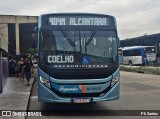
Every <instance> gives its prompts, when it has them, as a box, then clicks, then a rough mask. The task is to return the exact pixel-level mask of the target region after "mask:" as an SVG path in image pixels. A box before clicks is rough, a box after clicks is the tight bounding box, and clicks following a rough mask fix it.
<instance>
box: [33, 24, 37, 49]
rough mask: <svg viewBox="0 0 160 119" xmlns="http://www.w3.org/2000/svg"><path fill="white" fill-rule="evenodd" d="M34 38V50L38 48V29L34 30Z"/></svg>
mask: <svg viewBox="0 0 160 119" xmlns="http://www.w3.org/2000/svg"><path fill="white" fill-rule="evenodd" d="M32 38H33V48H37V47H38V27H35V28H34V33H33V34H32Z"/></svg>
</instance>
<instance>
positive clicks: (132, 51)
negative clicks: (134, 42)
mask: <svg viewBox="0 0 160 119" xmlns="http://www.w3.org/2000/svg"><path fill="white" fill-rule="evenodd" d="M155 61H156V48H155V46H132V47H124V48H123V64H129V65H145V64H147V63H150V62H152V63H153V62H155Z"/></svg>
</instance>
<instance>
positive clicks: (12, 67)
mask: <svg viewBox="0 0 160 119" xmlns="http://www.w3.org/2000/svg"><path fill="white" fill-rule="evenodd" d="M15 68H16V61H15V60H14V58H11V59H10V60H9V76H15Z"/></svg>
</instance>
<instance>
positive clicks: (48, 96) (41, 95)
mask: <svg viewBox="0 0 160 119" xmlns="http://www.w3.org/2000/svg"><path fill="white" fill-rule="evenodd" d="M38 88H39V89H38V90H39V91H38V101H39V102H52V103H54V102H55V103H73V98H64V97H59V96H58V95H56V94H55V93H54V92H53V91H52V90H50V89H49V88H48V87H46V86H45V85H43V84H42V83H41V82H38ZM119 90H120V82H119V81H118V82H117V83H116V84H115V85H114V86H113V87H112V88H111V89H110V90H109V91H108V92H107V93H106V94H104V95H103V96H100V97H89V98H90V99H91V102H90V103H92V102H99V101H112V100H118V99H119Z"/></svg>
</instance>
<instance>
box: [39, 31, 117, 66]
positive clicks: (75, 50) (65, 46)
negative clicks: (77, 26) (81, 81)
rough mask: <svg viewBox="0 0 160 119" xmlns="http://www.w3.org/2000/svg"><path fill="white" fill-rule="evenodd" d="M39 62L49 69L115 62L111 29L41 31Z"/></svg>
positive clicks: (115, 51) (114, 48)
mask: <svg viewBox="0 0 160 119" xmlns="http://www.w3.org/2000/svg"><path fill="white" fill-rule="evenodd" d="M39 35H40V36H39V37H40V64H41V65H44V66H47V67H50V68H59V69H66V68H72V69H74V68H78V69H79V68H94V69H95V68H106V67H108V66H110V65H113V64H115V63H117V62H118V56H117V39H116V38H117V36H116V33H115V32H114V31H101V30H99V29H95V30H90V31H89V30H87V31H85V30H64V29H63V28H60V30H41V32H40V34H39Z"/></svg>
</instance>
